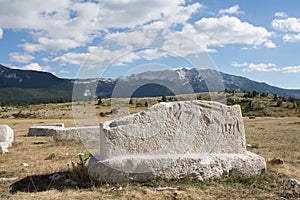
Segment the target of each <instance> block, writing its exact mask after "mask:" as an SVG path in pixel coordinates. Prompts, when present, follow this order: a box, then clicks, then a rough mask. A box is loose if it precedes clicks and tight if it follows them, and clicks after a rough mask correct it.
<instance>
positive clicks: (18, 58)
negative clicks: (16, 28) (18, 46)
mask: <svg viewBox="0 0 300 200" xmlns="http://www.w3.org/2000/svg"><path fill="white" fill-rule="evenodd" d="M33 59H34V56H32V55H30V54H26V53H20V52H12V53H10V54H9V60H10V61H12V62H19V63H29V62H30V61H31V60H33Z"/></svg>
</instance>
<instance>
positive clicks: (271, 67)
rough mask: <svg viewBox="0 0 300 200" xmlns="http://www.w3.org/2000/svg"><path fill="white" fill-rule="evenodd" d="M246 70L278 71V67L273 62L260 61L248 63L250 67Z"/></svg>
mask: <svg viewBox="0 0 300 200" xmlns="http://www.w3.org/2000/svg"><path fill="white" fill-rule="evenodd" d="M244 71H248V72H252V71H259V72H271V71H278V68H276V65H275V64H273V63H267V64H265V63H259V64H254V63H250V64H249V65H248V68H247V69H245V70H244Z"/></svg>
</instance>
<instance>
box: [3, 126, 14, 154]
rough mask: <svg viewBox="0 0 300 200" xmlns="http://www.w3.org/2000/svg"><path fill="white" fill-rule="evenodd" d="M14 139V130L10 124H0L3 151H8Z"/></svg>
mask: <svg viewBox="0 0 300 200" xmlns="http://www.w3.org/2000/svg"><path fill="white" fill-rule="evenodd" d="M13 141H14V131H13V130H12V129H11V128H10V127H9V126H8V125H0V147H1V149H2V152H3V153H8V147H11V146H12V143H13Z"/></svg>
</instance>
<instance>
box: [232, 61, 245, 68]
mask: <svg viewBox="0 0 300 200" xmlns="http://www.w3.org/2000/svg"><path fill="white" fill-rule="evenodd" d="M248 65H249V64H248V63H247V62H243V63H237V62H236V61H233V62H232V63H231V66H233V67H246V66H248Z"/></svg>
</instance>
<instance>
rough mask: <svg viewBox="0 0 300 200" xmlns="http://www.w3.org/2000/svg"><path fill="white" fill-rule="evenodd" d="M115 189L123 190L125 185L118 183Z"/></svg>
mask: <svg viewBox="0 0 300 200" xmlns="http://www.w3.org/2000/svg"><path fill="white" fill-rule="evenodd" d="M115 190H123V187H122V186H121V185H116V186H115Z"/></svg>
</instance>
